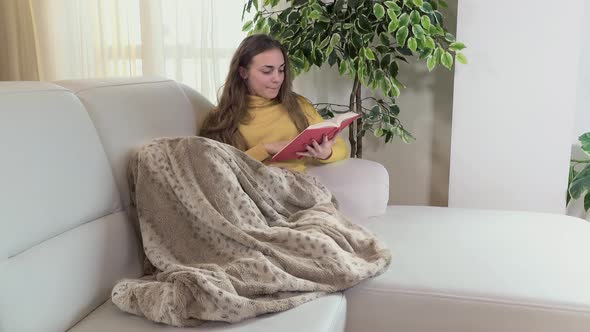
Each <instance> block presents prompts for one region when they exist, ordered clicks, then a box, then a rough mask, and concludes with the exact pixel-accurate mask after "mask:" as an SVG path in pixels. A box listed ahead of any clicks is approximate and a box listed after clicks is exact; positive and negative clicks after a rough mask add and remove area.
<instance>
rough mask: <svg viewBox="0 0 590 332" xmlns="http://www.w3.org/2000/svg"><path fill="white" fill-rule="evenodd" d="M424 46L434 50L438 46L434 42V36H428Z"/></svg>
mask: <svg viewBox="0 0 590 332" xmlns="http://www.w3.org/2000/svg"><path fill="white" fill-rule="evenodd" d="M424 46H426V47H428V48H429V49H432V50H433V49H434V48H435V47H436V45H435V44H434V39H432V37H430V36H426V38H425V39H424Z"/></svg>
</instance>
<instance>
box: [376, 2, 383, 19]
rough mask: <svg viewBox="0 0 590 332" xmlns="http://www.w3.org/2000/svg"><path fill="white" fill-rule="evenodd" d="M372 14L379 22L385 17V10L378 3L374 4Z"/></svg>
mask: <svg viewBox="0 0 590 332" xmlns="http://www.w3.org/2000/svg"><path fill="white" fill-rule="evenodd" d="M373 14H375V17H376V18H377V19H379V20H380V19H382V18H383V16H385V8H383V6H382V5H381V4H380V3H376V4H375V5H374V6H373Z"/></svg>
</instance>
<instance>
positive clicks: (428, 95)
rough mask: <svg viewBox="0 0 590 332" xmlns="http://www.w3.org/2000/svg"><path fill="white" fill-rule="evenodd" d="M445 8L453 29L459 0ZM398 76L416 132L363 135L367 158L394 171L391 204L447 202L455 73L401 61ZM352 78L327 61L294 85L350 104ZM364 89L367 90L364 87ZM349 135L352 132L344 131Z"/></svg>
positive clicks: (407, 121) (405, 115)
mask: <svg viewBox="0 0 590 332" xmlns="http://www.w3.org/2000/svg"><path fill="white" fill-rule="evenodd" d="M448 2H449V8H448V10H445V11H444V14H445V26H446V27H447V29H449V30H450V31H452V32H454V31H455V24H456V8H457V0H451V1H448ZM400 67H401V68H400V74H399V77H398V78H399V80H400V81H402V82H403V83H405V84H406V86H407V88H406V89H405V90H403V91H402V94H401V96H400V98H399V99H398V104H399V105H400V108H401V113H400V119H401V120H402V122H403V124H404V125H405V126H406V128H407V129H408V130H410V131H411V132H412V133H413V134H414V136H415V137H416V141H415V142H413V143H411V144H405V143H403V142H401V140H396V141H394V142H393V143H388V144H384V143H383V142H382V140H378V139H376V138H375V137H373V136H372V135H371V134H368V135H367V136H366V137H365V140H364V145H363V158H364V159H369V160H374V161H377V162H379V163H381V164H383V165H385V167H386V168H387V170H388V172H389V175H390V183H389V184H390V199H389V203H390V204H403V205H436V206H446V205H447V195H448V178H449V152H450V135H451V107H452V91H453V90H452V89H453V72H452V71H448V70H447V69H444V68H437V69H435V70H434V71H433V72H431V73H428V70H427V69H426V66H425V64H424V63H423V62H420V63H417V61H414V63H413V64H412V65H406V64H401V65H400ZM351 86H352V82H351V81H350V80H349V79H347V78H341V77H339V75H338V72H337V71H336V70H334V69H332V68H329V67H327V66H325V67H323V68H322V69H313V70H311V71H310V72H309V73H306V74H303V75H302V76H300V77H298V78H297V79H296V80H295V90H296V91H297V92H299V93H301V94H303V95H304V96H306V97H307V98H309V99H311V100H312V101H313V102H333V103H340V104H348V99H349V94H350V89H351ZM364 93H366V91H364ZM343 136H344V138H345V139H348V134H347V133H344V134H343Z"/></svg>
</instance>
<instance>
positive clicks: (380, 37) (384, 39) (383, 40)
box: [379, 33, 391, 46]
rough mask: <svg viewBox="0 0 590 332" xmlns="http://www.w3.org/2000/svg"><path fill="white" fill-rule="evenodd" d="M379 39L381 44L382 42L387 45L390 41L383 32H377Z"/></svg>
mask: <svg viewBox="0 0 590 332" xmlns="http://www.w3.org/2000/svg"><path fill="white" fill-rule="evenodd" d="M379 40H380V41H381V44H383V45H385V46H389V44H390V43H391V42H390V41H389V37H388V36H387V34H385V33H381V34H379Z"/></svg>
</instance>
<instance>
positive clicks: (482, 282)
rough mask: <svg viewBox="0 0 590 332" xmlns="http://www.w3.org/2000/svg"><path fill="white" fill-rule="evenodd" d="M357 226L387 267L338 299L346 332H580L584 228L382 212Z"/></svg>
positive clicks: (534, 220)
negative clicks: (379, 242)
mask: <svg viewBox="0 0 590 332" xmlns="http://www.w3.org/2000/svg"><path fill="white" fill-rule="evenodd" d="M365 225H366V227H368V228H369V229H370V230H372V231H373V232H375V233H376V234H377V235H378V236H379V237H380V238H382V239H383V240H384V241H385V242H386V243H387V245H388V246H389V247H390V249H391V250H392V253H393V259H392V264H391V266H390V268H389V270H388V271H387V272H385V273H384V274H383V275H381V276H379V277H377V278H375V279H372V280H367V281H365V282H363V283H361V284H359V285H358V286H356V287H354V288H352V289H350V290H348V291H346V292H345V294H346V297H347V300H348V308H349V309H348V321H349V326H347V331H394V330H399V331H405V332H412V331H490V332H491V331H535V332H543V331H588V327H589V326H590V283H589V282H588V280H590V260H588V258H587V257H588V253H589V252H590V241H589V240H588V239H590V224H589V223H588V222H586V221H584V220H581V219H577V218H573V217H568V216H563V215H555V214H542V213H531V212H516V211H484V210H468V209H452V208H436V207H401V206H390V207H388V210H387V212H386V214H385V215H384V216H381V217H377V218H371V219H370V220H369V221H368V223H365Z"/></svg>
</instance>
